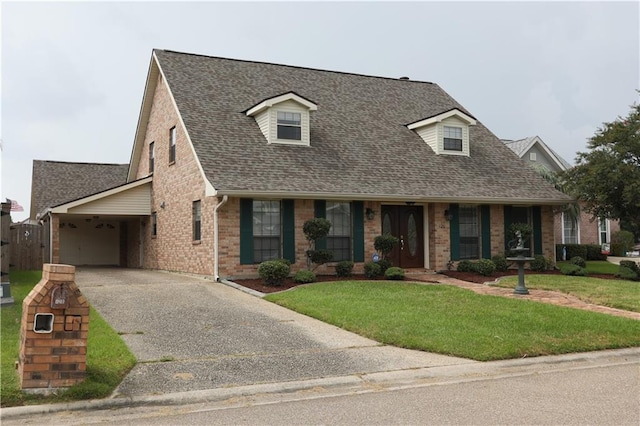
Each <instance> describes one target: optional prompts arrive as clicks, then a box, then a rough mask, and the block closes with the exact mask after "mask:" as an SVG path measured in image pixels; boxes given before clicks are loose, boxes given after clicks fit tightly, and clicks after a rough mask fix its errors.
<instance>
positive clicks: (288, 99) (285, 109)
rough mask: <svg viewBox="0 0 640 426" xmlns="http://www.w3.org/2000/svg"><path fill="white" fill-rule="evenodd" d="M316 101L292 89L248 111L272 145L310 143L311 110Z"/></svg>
mask: <svg viewBox="0 0 640 426" xmlns="http://www.w3.org/2000/svg"><path fill="white" fill-rule="evenodd" d="M317 109H318V107H317V106H316V104H314V103H313V102H311V101H310V100H308V99H305V98H303V97H302V96H300V95H298V94H296V93H293V92H289V93H285V94H283V95H279V96H275V97H273V98H269V99H266V100H264V101H262V102H260V103H259V104H257V105H255V106H253V107H251V108H249V109H248V110H247V111H246V114H247V115H248V116H250V117H254V118H255V120H256V123H257V124H258V126H259V127H260V130H261V131H262V134H263V135H264V136H265V138H267V142H268V143H269V144H273V143H278V144H288V145H305V146H309V145H310V136H309V134H310V127H311V120H310V114H309V113H310V112H311V111H315V110H317Z"/></svg>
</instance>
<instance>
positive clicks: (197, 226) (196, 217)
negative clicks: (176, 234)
mask: <svg viewBox="0 0 640 426" xmlns="http://www.w3.org/2000/svg"><path fill="white" fill-rule="evenodd" d="M192 211H193V241H200V238H201V225H202V212H201V205H200V200H198V201H194V202H193V208H192Z"/></svg>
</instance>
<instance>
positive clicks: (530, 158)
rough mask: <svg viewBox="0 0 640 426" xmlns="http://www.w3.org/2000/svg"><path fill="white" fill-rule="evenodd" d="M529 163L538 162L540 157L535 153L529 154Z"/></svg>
mask: <svg viewBox="0 0 640 426" xmlns="http://www.w3.org/2000/svg"><path fill="white" fill-rule="evenodd" d="M529 161H538V156H537V155H536V153H535V152H530V153H529Z"/></svg>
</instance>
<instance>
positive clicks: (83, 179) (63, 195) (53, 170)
mask: <svg viewBox="0 0 640 426" xmlns="http://www.w3.org/2000/svg"><path fill="white" fill-rule="evenodd" d="M128 168H129V165H128V164H99V163H72V162H63V161H42V160H33V174H32V179H31V212H30V217H31V219H36V216H37V215H38V214H39V213H42V211H43V210H45V209H47V208H49V207H53V206H57V205H60V204H64V203H67V202H69V201H73V200H76V199H79V198H82V197H86V196H88V195H92V194H95V193H97V192H101V191H105V190H107V189H110V188H113V187H116V186H119V185H122V184H124V183H125V182H126V180H127V170H128Z"/></svg>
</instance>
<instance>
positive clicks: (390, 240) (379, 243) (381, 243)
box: [373, 234, 400, 259]
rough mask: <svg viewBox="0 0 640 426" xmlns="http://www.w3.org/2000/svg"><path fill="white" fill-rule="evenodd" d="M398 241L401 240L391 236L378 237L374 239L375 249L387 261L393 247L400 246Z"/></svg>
mask: <svg viewBox="0 0 640 426" xmlns="http://www.w3.org/2000/svg"><path fill="white" fill-rule="evenodd" d="M398 241H400V240H398V239H397V238H396V237H394V236H393V235H391V234H385V235H378V236H377V237H375V238H374V239H373V248H374V249H376V251H377V252H378V253H380V254H381V255H382V256H381V257H382V259H386V258H387V255H388V254H389V253H391V250H393V247H394V246H395V245H396V244H398Z"/></svg>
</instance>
